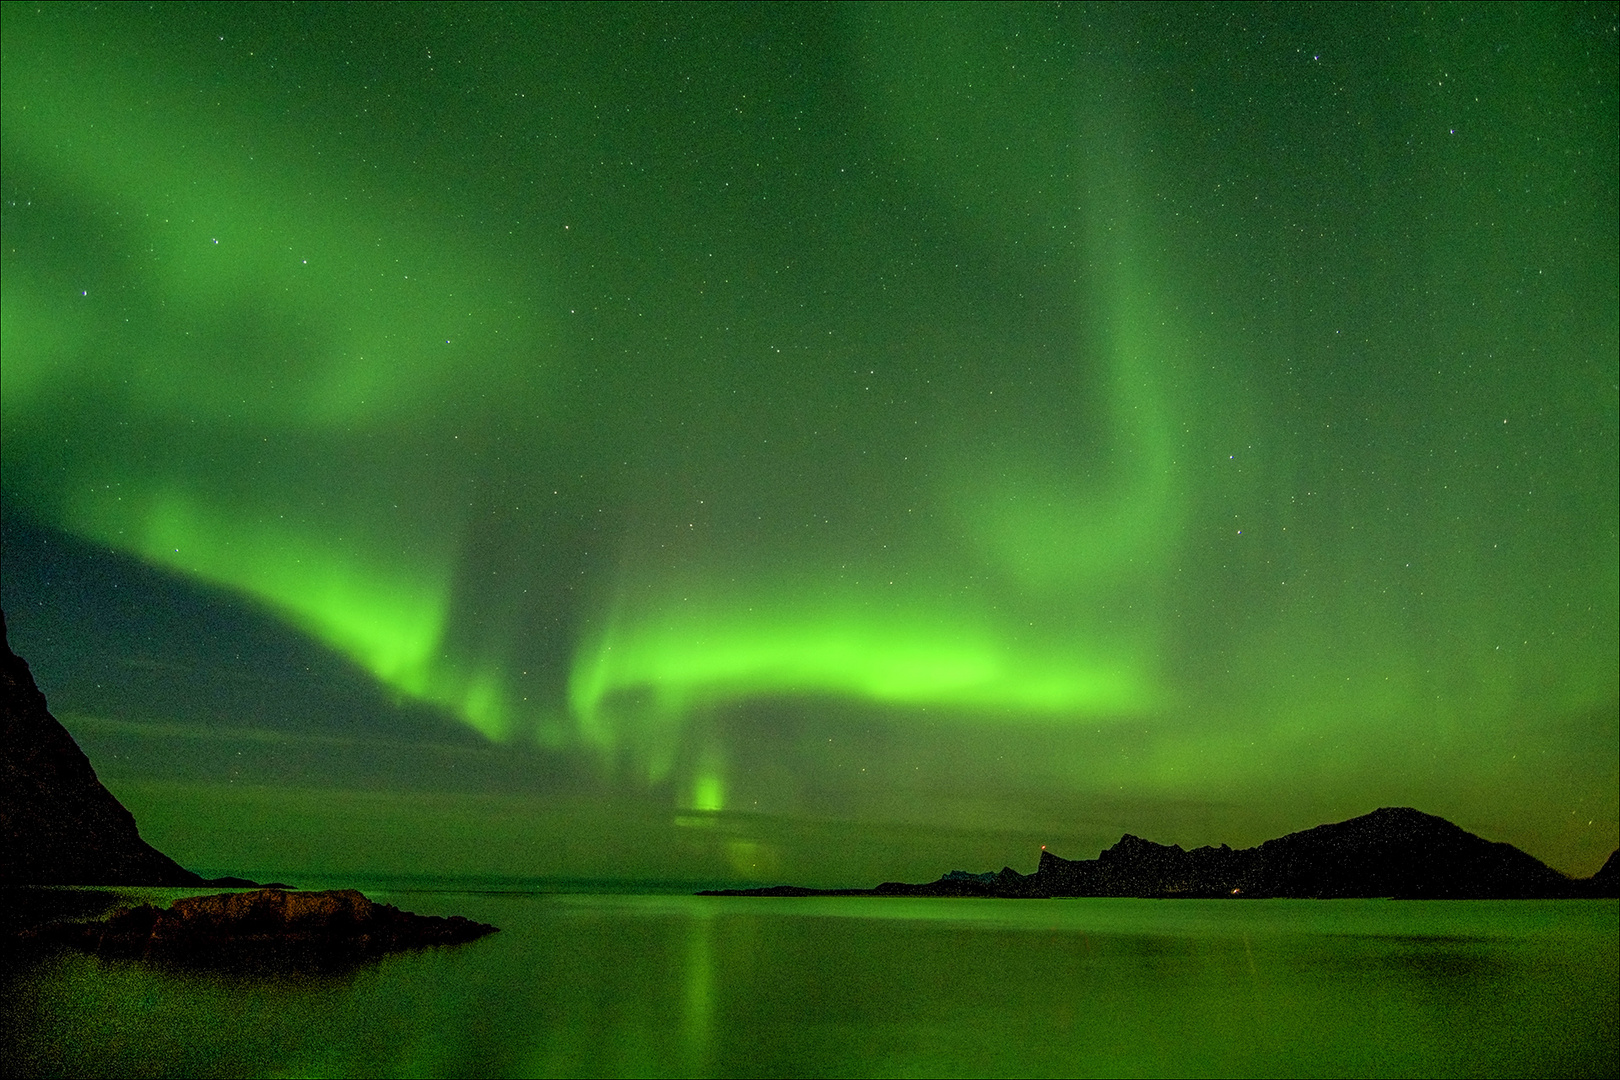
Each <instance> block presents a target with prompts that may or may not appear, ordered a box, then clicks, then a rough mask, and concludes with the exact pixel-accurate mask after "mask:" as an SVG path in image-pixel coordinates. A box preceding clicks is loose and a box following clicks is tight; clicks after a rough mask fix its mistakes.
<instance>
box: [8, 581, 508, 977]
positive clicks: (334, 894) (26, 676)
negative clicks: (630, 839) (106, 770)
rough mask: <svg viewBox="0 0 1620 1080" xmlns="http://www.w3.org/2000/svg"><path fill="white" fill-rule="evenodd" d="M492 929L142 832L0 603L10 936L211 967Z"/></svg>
mask: <svg viewBox="0 0 1620 1080" xmlns="http://www.w3.org/2000/svg"><path fill="white" fill-rule="evenodd" d="M86 885H95V886H111V887H123V886H169V887H175V886H178V887H213V888H247V889H252V890H255V891H251V892H237V893H221V894H218V895H213V896H191V897H186V898H184V899H180V900H176V901H175V902H174V903H173V904H171V905H170V906H169V907H168V908H166V909H160V908H157V907H153V906H152V905H150V904H142V905H139V906H137V907H133V908H130V907H124V908H119V909H117V910H113V911H112V913H111V914H108V915H105V917H104V918H102V919H99V920H92V921H80V920H84V919H85V917H86V916H90V915H98V914H104V913H106V912H107V911H109V910H110V909H112V908H113V907H114V906H115V905H116V904H117V903H118V901H119V897H118V894H117V893H115V892H109V891H105V890H90V889H84V888H62V886H86ZM494 931H495V927H493V926H489V925H487V924H484V923H478V922H473V921H472V920H470V919H465V918H462V917H461V916H459V915H456V916H451V917H449V918H443V917H439V916H428V915H414V914H412V913H410V912H408V911H401V910H399V909H398V908H396V907H393V906H392V905H389V904H376V903H373V902H372V901H370V900H368V899H366V898H365V897H364V896H363V895H361V894H360V893H358V892H356V891H354V890H353V889H339V890H334V891H329V892H298V891H293V890H291V889H289V887H288V886H285V885H271V886H263V887H261V886H259V885H257V884H256V883H255V882H252V881H249V880H247V879H246V878H239V877H224V878H204V877H203V876H201V875H200V874H196V873H193V872H192V871H190V870H187V869H186V868H185V867H183V866H181V865H180V864H179V863H177V862H175V861H174V860H173V859H171V858H169V857H168V856H167V855H165V854H163V853H162V852H161V851H159V850H157V849H156V848H154V847H153V846H152V845H151V844H148V843H147V842H146V841H145V840H142V839H141V835H140V832H139V830H138V829H137V828H136V827H135V818H134V816H133V815H131V814H130V812H129V811H128V810H127V809H125V808H124V806H123V804H121V803H120V802H119V801H118V800H117V799H116V798H114V797H113V794H112V793H111V792H110V791H108V790H107V789H106V787H104V786H103V785H102V783H101V781H100V780H99V779H97V777H96V771H95V769H93V768H92V767H91V765H90V759H89V758H87V757H85V755H84V752H83V751H82V750H80V749H79V746H78V744H77V743H76V742H74V741H73V736H72V735H70V734H69V733H68V731H67V729H66V728H64V727H63V726H62V725H61V723H60V722H58V721H57V719H56V718H55V717H54V716H52V715H51V713H50V710H49V709H48V708H47V707H46V702H45V695H44V694H43V693H41V692H40V689H39V687H38V686H37V685H35V683H34V677H33V674H32V673H31V672H30V671H29V669H28V664H27V662H26V661H24V660H23V659H22V658H21V657H19V656H18V655H17V654H16V653H14V652H12V651H11V643H10V641H9V640H8V639H7V637H6V634H5V616H4V614H3V613H0V932H3V933H5V934H6V935H7V936H8V937H9V938H10V941H11V944H12V945H14V946H28V945H35V946H38V945H42V944H46V943H49V942H59V943H66V944H70V945H74V946H77V947H79V948H83V949H87V950H90V951H93V952H97V953H101V954H104V955H117V956H131V957H143V958H148V959H160V958H161V959H167V960H174V961H182V962H188V963H193V964H203V965H216V964H226V963H236V962H239V961H250V962H253V963H255V964H258V965H261V966H262V965H265V964H268V965H271V966H280V965H282V964H285V963H291V964H294V965H297V966H302V967H307V966H326V965H331V964H343V963H350V962H354V961H358V960H364V959H368V958H370V957H374V956H379V955H381V954H383V953H388V952H395V951H397V950H400V949H414V948H420V947H423V946H427V945H450V944H456V943H458V942H463V941H471V940H473V939H475V938H479V937H483V936H484V935H485V934H489V933H493V932H494Z"/></svg>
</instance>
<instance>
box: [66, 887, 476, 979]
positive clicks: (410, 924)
mask: <svg viewBox="0 0 1620 1080" xmlns="http://www.w3.org/2000/svg"><path fill="white" fill-rule="evenodd" d="M494 932H495V927H493V926H489V925H488V924H486V923H480V922H473V921H472V920H471V919H466V918H463V917H461V916H460V915H452V916H450V917H449V918H444V917H441V916H437V915H415V914H412V913H411V912H408V911H401V910H400V909H399V908H396V907H394V906H393V905H391V904H377V903H373V902H372V901H370V900H368V899H366V898H365V897H364V896H362V895H361V894H360V893H358V892H356V891H355V890H353V889H335V890H332V891H329V892H285V891H282V890H280V889H260V890H258V891H256V892H241V893H223V894H219V895H215V896H191V897H186V898H185V899H181V900H176V901H175V902H174V903H173V904H171V905H169V907H168V908H166V909H160V908H156V907H153V906H152V905H150V904H142V905H141V906H139V907H134V908H123V909H121V910H119V911H115V912H113V913H112V914H111V915H109V916H108V917H107V918H106V919H103V920H100V921H97V922H84V923H56V924H53V925H51V926H49V927H45V928H43V929H42V930H40V931H38V933H39V935H40V936H43V937H47V938H49V939H51V940H55V941H62V942H66V943H68V944H72V945H75V946H78V947H79V948H82V949H85V950H87V951H90V952H95V953H98V954H100V955H103V956H128V957H140V958H143V959H155V960H170V961H179V962H183V963H191V964H204V965H208V966H217V965H220V964H228V963H234V962H258V963H260V964H265V963H268V964H286V963H293V964H299V965H304V966H307V965H321V966H329V965H333V964H341V963H345V962H352V961H359V960H365V959H369V958H371V957H375V956H380V955H382V954H384V953H390V952H397V951H400V950H402V949H417V948H422V947H424V946H429V945H453V944H457V943H460V942H463V941H472V940H474V939H476V938H480V937H483V936H484V935H485V934H491V933H494Z"/></svg>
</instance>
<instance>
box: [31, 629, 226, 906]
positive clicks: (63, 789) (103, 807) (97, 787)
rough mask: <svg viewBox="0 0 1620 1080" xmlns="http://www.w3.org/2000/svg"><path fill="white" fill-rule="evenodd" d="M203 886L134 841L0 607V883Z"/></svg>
mask: <svg viewBox="0 0 1620 1080" xmlns="http://www.w3.org/2000/svg"><path fill="white" fill-rule="evenodd" d="M237 883H238V882H237V881H235V880H226V881H221V882H219V884H237ZM207 884H211V882H209V881H207V880H205V879H204V878H202V877H201V876H199V875H197V874H194V873H192V872H191V871H190V870H187V869H186V868H185V867H183V866H181V865H180V864H179V863H177V862H175V861H174V860H173V859H171V858H169V857H168V856H167V855H165V854H163V853H162V852H161V851H159V850H157V849H156V848H154V847H153V846H152V845H151V844H148V843H147V842H146V841H144V840H142V839H141V835H140V832H139V831H138V830H137V829H136V828H135V818H134V817H133V816H132V815H131V814H130V812H129V811H128V810H126V809H124V806H123V804H122V803H120V802H119V801H118V800H117V799H115V798H113V796H112V792H110V791H108V790H107V789H106V788H105V787H102V785H101V781H100V780H98V779H96V771H95V769H93V768H91V767H90V759H89V758H87V757H85V756H84V752H83V751H82V750H80V749H79V745H78V744H77V743H75V742H74V741H73V736H71V735H69V734H68V732H67V729H66V728H64V727H63V726H62V725H61V724H60V723H58V722H57V720H56V717H54V716H52V715H51V714H50V711H49V710H48V709H47V708H46V706H45V695H44V694H42V693H40V690H39V687H38V686H36V685H34V676H33V674H32V673H31V672H30V671H29V670H28V664H27V662H26V661H24V660H23V659H22V657H20V656H18V655H17V654H16V653H14V652H12V651H11V643H10V641H9V640H7V639H6V637H5V615H4V614H3V613H0V885H207Z"/></svg>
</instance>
